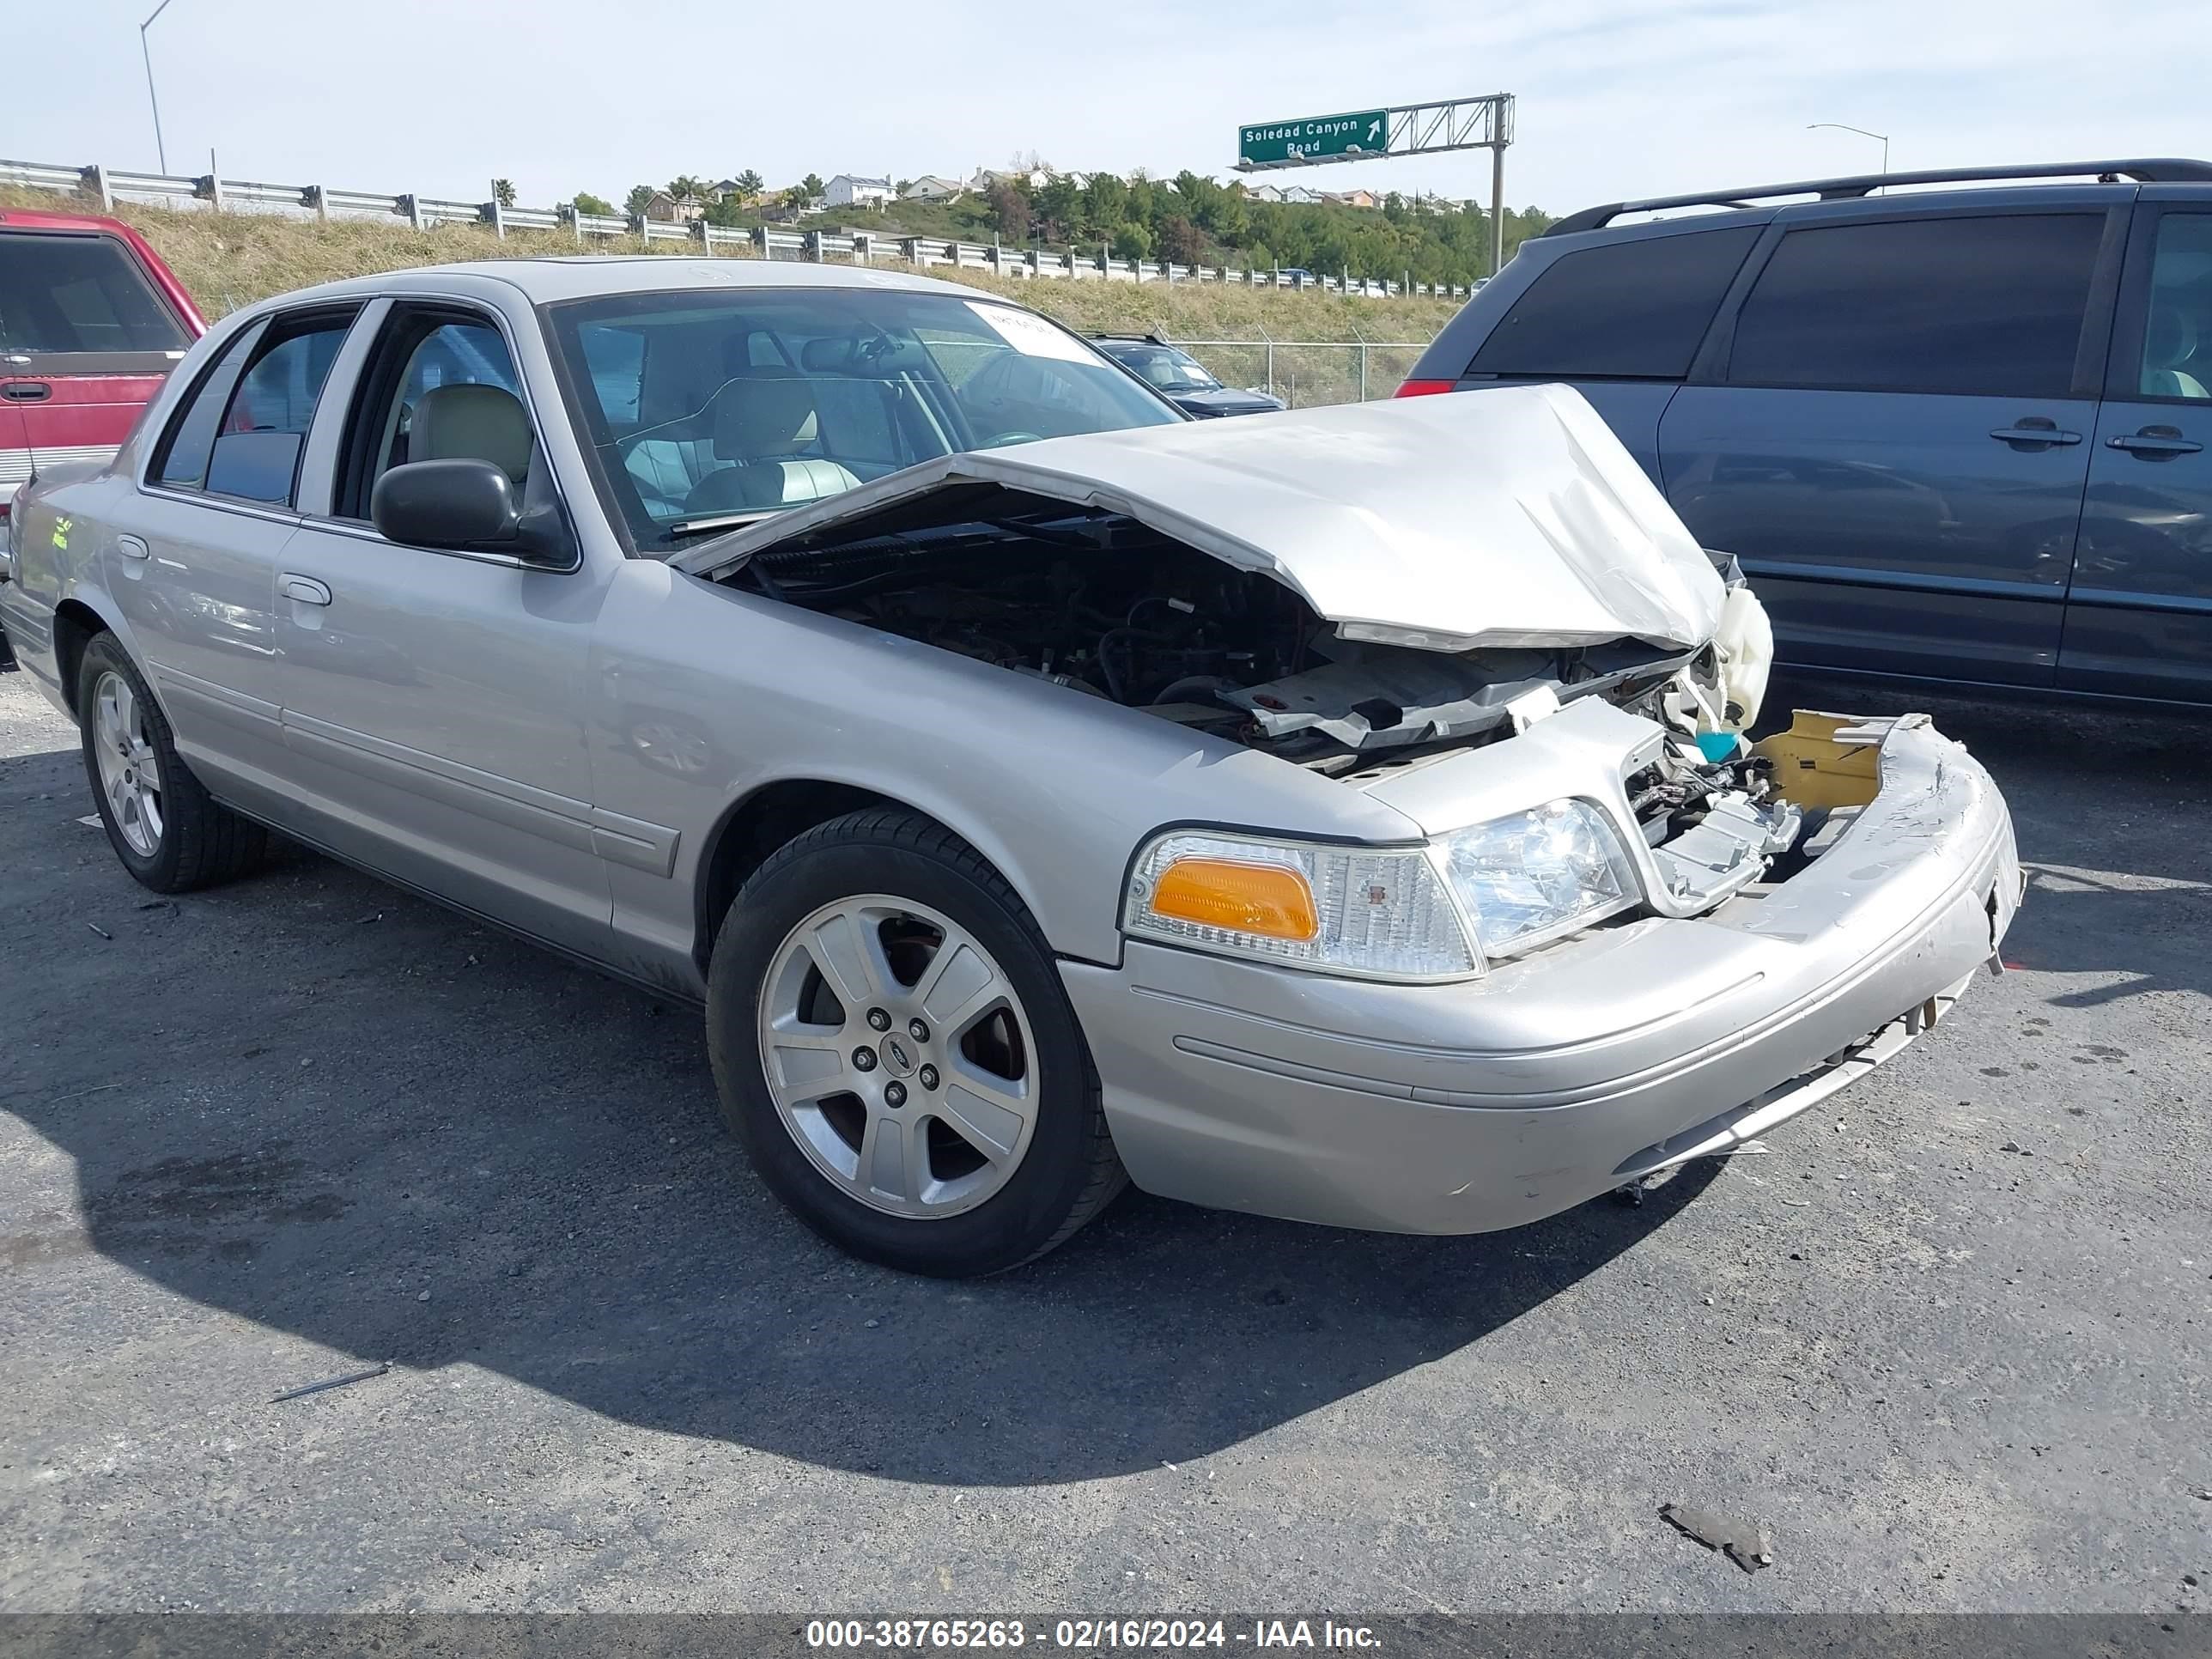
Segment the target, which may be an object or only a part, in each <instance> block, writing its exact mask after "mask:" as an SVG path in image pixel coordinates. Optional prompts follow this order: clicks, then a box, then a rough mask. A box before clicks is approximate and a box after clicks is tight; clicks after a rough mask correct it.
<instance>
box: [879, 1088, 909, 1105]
mask: <svg viewBox="0 0 2212 1659" xmlns="http://www.w3.org/2000/svg"><path fill="white" fill-rule="evenodd" d="M905 1104H906V1085H905V1084H903V1083H886V1084H885V1085H884V1105H886V1106H889V1107H890V1108H892V1109H894V1110H896V1109H897V1108H899V1107H901V1106H903V1105H905Z"/></svg>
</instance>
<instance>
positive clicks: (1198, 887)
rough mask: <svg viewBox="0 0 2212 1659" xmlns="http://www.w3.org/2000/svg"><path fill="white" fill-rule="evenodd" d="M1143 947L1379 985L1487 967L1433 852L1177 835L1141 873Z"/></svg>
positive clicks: (1136, 915) (1130, 907) (1132, 923)
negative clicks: (1148, 942)
mask: <svg viewBox="0 0 2212 1659" xmlns="http://www.w3.org/2000/svg"><path fill="white" fill-rule="evenodd" d="M1123 926H1124V927H1127V930H1128V931H1129V932H1130V933H1133V934H1135V935H1137V936H1139V937H1140V938H1146V939H1164V940H1166V941H1168V942H1170V943H1172V944H1176V945H1188V946H1191V947H1192V948H1194V949H1197V950H1201V951H1218V952H1220V953H1222V954H1225V955H1228V956H1240V957H1256V958H1258V959H1260V960H1261V961H1263V962H1276V963H1283V964H1284V965H1285V966H1286V967H1298V968H1309V969H1318V970H1320V971H1322V972H1324V973H1336V974H1346V975H1358V976H1360V977H1364V978H1372V979H1404V980H1443V979H1464V978H1466V977H1467V976H1468V975H1471V974H1474V973H1479V972H1480V970H1481V964H1480V962H1479V960H1478V959H1477V958H1476V957H1475V954H1474V951H1473V949H1472V948H1471V947H1470V946H1469V945H1468V939H1467V930H1466V929H1465V928H1464V927H1462V925H1461V923H1460V919H1459V915H1458V913H1457V912H1456V910H1455V908H1454V907H1453V904H1452V901H1451V898H1450V896H1449V894H1447V893H1446V891H1445V890H1444V884H1443V881H1442V880H1441V879H1440V878H1439V877H1438V875H1437V866H1436V864H1435V863H1434V862H1433V860H1431V855H1430V853H1429V850H1428V849H1427V848H1419V847H1416V848H1383V849H1378V848H1365V847H1332V846H1328V845H1326V844H1322V843H1318V842H1293V841H1277V840H1271V839H1267V838H1263V837H1260V836H1238V835H1229V834H1222V833H1209V832H1203V831H1196V830H1176V831H1172V832H1170V833H1169V834H1167V835H1164V836H1158V838H1156V839H1155V840H1153V841H1152V842H1149V843H1147V845H1146V848H1145V849H1144V851H1143V852H1141V853H1140V854H1138V857H1137V862H1136V866H1135V868H1134V869H1133V871H1132V872H1130V878H1129V891H1128V896H1127V901H1126V902H1125V904H1124V906H1123Z"/></svg>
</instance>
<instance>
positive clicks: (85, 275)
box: [0, 230, 191, 354]
mask: <svg viewBox="0 0 2212 1659" xmlns="http://www.w3.org/2000/svg"><path fill="white" fill-rule="evenodd" d="M190 344H191V336H190V335H189V334H187V333H186V332H185V325H183V324H182V323H180V322H179V321H178V320H177V318H176V315H175V313H173V312H171V311H170V309H169V308H168V307H167V305H165V304H163V303H162V301H161V297H160V295H157V294H156V293H155V290H154V287H153V284H152V283H149V282H148V281H147V280H146V274H145V272H143V270H140V269H139V268H138V262H137V260H136V259H134V258H131V254H130V252H129V251H128V250H127V249H125V247H124V246H123V245H122V244H121V243H120V242H118V241H117V240H115V239H114V238H113V237H112V236H90V235H82V236H80V235H69V234H55V233H49V232H44V231H20V230H19V231H0V351H15V352H20V353H25V354H28V353H32V352H38V353H42V354H43V353H104V354H116V353H122V352H132V351H180V350H182V349H185V347H187V346H189V345H190Z"/></svg>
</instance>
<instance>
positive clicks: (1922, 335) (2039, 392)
mask: <svg viewBox="0 0 2212 1659" xmlns="http://www.w3.org/2000/svg"><path fill="white" fill-rule="evenodd" d="M2104 234H2105V216H2104V215H2103V214H2101V213H2045V214H2025V213H2024V214H2003V215H1984V216H1976V217H1972V218H1945V219H1899V220H1891V221H1888V222H1882V223H1875V224H1855V225H1826V226H1818V227H1813V228H1807V229H1804V230H1793V231H1791V232H1790V234H1788V235H1787V236H1784V238H1783V239H1782V241H1781V243H1780V245H1779V246H1777V247H1776V248H1775V250H1774V257H1773V258H1771V259H1770V260H1768V261H1767V264H1766V269H1765V270H1763V271H1761V272H1760V273H1759V281H1758V283H1756V285H1754V286H1753V289H1752V290H1751V293H1750V295H1749V296H1748V297H1747V299H1746V300H1745V301H1744V303H1743V309H1742V311H1741V313H1739V314H1738V316H1737V319H1736V325H1735V344H1734V347H1733V349H1731V350H1730V352H1729V371H1728V378H1729V380H1730V382H1732V383H1733V384H1735V385H1738V386H1822V387H1828V388H1832V389H1836V390H1846V391H1870V392H1960V393H1968V394H1977V395H1980V396H1984V397H1993V398H1996V397H2012V398H2063V397H2064V396H2065V395H2066V394H2067V393H2068V392H2069V390H2070V389H2071V388H2072V386H2073V381H2074V360H2075V356H2076V354H2077V352H2078V351H2079V349H2080V347H2081V325H2082V318H2083V316H2084V314H2085V313H2086V312H2087V309H2088V303H2089V285H2090V282H2091V279H2092V277H2093V275H2094V273H2095V270H2096V264H2097V252H2098V249H2099V247H2100V245H2101V243H2102V242H2103V240H2104Z"/></svg>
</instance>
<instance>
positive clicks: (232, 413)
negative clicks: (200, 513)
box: [154, 313, 353, 505]
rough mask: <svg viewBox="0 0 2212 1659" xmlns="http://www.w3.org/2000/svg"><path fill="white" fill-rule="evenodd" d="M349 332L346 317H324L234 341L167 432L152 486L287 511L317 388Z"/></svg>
mask: <svg viewBox="0 0 2212 1659" xmlns="http://www.w3.org/2000/svg"><path fill="white" fill-rule="evenodd" d="M352 326H353V314H352V313H337V314H333V313H323V314H321V315H318V316H312V317H307V318H293V319H285V318H279V319H276V321H275V322H273V323H271V324H270V325H269V326H268V327H267V328H266V329H264V330H260V331H252V330H249V331H247V332H246V333H245V334H243V335H241V336H240V337H239V338H238V339H237V340H236V341H235V342H234V343H232V344H231V346H230V347H229V348H228V349H227V350H226V351H225V353H224V355H223V356H222V359H221V360H220V361H219V362H216V365H215V366H214V367H213V368H210V370H209V371H208V373H207V374H205V375H204V377H203V378H202V380H201V381H200V383H199V385H198V386H197V388H196V389H195V390H194V391H193V393H192V395H191V398H190V399H189V400H188V401H187V403H186V404H185V407H184V409H183V410H182V411H181V412H180V413H179V415H178V416H177V417H176V419H175V420H174V421H173V422H171V423H170V427H169V432H168V436H167V440H166V441H165V442H164V443H163V445H162V447H161V453H160V456H159V458H158V459H157V460H156V462H155V468H154V477H155V482H157V483H163V484H166V485H167V486H168V487H169V488H171V489H204V490H205V491H206V492H207V493H208V494H209V495H230V496H234V497H236V498H238V499H240V500H241V501H265V502H269V503H271V504H275V505H289V503H290V501H291V500H292V493H293V488H294V485H295V482H296V478H297V474H298V472H299V466H300V451H301V447H302V446H303V445H304V444H305V443H306V442H307V428H308V427H309V425H311V424H312V423H313V420H314V417H315V405H316V403H317V401H318V400H319V398H321V396H322V391H323V382H324V381H325V380H326V379H328V378H329V376H330V372H331V363H332V362H335V361H336V360H337V355H338V347H339V345H340V344H341V343H343V341H344V339H345V336H346V331H347V330H348V329H349V328H350V327H352ZM247 353H250V354H251V356H250V357H248V356H246V354H247ZM241 364H242V365H243V367H244V368H245V373H244V374H239V373H238V370H239V368H240V365H241Z"/></svg>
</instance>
